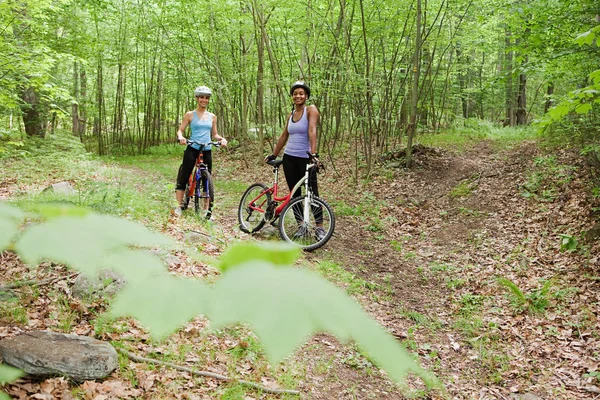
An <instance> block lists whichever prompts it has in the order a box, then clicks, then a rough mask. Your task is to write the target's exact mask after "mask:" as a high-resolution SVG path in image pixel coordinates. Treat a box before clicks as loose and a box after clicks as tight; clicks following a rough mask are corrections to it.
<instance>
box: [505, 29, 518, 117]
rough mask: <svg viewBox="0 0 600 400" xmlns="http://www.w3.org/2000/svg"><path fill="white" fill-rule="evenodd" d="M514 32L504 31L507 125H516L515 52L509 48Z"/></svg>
mask: <svg viewBox="0 0 600 400" xmlns="http://www.w3.org/2000/svg"><path fill="white" fill-rule="evenodd" d="M511 37H512V34H511V32H510V30H509V28H508V26H507V27H506V28H505V33H504V47H505V52H506V53H505V54H506V55H505V57H504V71H505V74H506V90H505V93H506V94H505V96H506V97H505V101H506V117H505V120H504V125H505V126H507V125H508V126H514V125H515V120H516V118H515V107H514V96H513V79H512V78H513V73H512V69H513V52H512V50H509V49H510V47H511V45H512V43H511V42H512V40H511Z"/></svg>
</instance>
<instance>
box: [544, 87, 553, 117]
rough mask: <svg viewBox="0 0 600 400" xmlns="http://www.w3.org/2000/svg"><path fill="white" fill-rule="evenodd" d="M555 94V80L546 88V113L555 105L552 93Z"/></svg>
mask: <svg viewBox="0 0 600 400" xmlns="http://www.w3.org/2000/svg"><path fill="white" fill-rule="evenodd" d="M553 94H554V82H549V83H548V89H546V102H545V103H544V114H545V113H547V112H548V110H549V109H550V108H551V107H552V106H553V105H554V100H553V99H552V95H553Z"/></svg>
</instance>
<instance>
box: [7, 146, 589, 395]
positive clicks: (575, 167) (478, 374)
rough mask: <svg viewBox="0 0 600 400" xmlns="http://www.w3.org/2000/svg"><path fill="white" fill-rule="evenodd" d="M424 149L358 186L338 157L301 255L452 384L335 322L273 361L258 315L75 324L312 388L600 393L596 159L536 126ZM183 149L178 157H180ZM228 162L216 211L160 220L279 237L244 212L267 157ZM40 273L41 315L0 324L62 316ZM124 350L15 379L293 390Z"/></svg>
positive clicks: (38, 388)
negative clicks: (393, 360)
mask: <svg viewBox="0 0 600 400" xmlns="http://www.w3.org/2000/svg"><path fill="white" fill-rule="evenodd" d="M415 160H416V165H415V166H414V168H412V169H410V170H406V169H402V168H394V167H390V165H389V164H377V165H376V166H375V168H374V170H373V174H372V177H371V179H370V180H369V182H367V183H359V184H357V185H352V184H348V185H345V183H346V182H350V181H351V178H350V177H348V176H344V175H343V174H340V171H347V170H350V168H349V167H348V165H345V163H349V162H350V160H335V169H334V168H333V167H332V166H331V165H330V166H329V169H328V172H327V173H326V174H324V175H321V176H320V177H319V179H320V188H321V192H322V197H324V198H325V199H326V200H327V201H328V202H329V203H330V204H332V205H333V207H334V210H335V211H336V214H337V223H336V231H335V235H334V237H333V238H332V239H331V240H330V242H329V243H328V244H327V245H326V246H325V247H324V248H323V249H319V250H317V251H315V252H313V253H307V254H303V255H302V256H301V259H300V260H299V262H298V266H299V267H300V268H311V269H314V270H317V271H319V272H320V273H322V274H323V275H324V276H325V277H326V278H328V279H330V280H331V281H333V282H334V283H336V284H338V285H340V286H342V287H343V288H345V289H346V291H347V292H348V293H349V294H350V295H352V296H353V297H354V298H355V299H356V300H357V301H359V302H360V304H361V305H362V306H363V308H364V309H365V310H366V311H367V312H368V313H369V314H370V315H371V316H372V317H373V318H375V319H376V320H377V321H379V322H380V323H381V324H382V325H383V326H384V327H386V328H387V330H388V331H390V332H391V333H392V334H393V335H394V336H395V337H397V338H398V339H399V340H400V341H401V342H402V343H404V345H405V346H406V347H407V349H409V350H410V351H411V352H412V353H414V354H415V355H416V356H418V360H419V362H420V363H421V364H422V365H423V366H424V367H425V368H426V369H428V370H430V371H432V372H433V373H435V374H436V376H438V377H439V379H440V380H441V381H442V383H443V385H444V389H443V390H440V389H436V390H434V391H433V392H428V391H427V390H425V389H424V386H423V385H422V384H421V383H420V382H418V381H416V380H413V379H410V380H409V381H408V383H407V385H406V386H405V387H403V388H401V387H399V386H398V385H396V384H394V383H392V382H391V381H390V380H389V379H387V377H386V375H385V373H384V372H382V371H380V370H379V369H378V368H377V367H375V366H374V365H373V364H371V362H370V361H369V359H368V358H367V357H365V356H363V355H362V354H361V353H360V351H359V350H358V349H357V348H356V347H355V346H353V345H351V344H341V343H339V342H338V341H337V340H336V339H335V338H334V337H332V336H330V335H328V334H318V335H315V336H314V337H313V338H312V339H311V340H310V341H309V342H308V343H307V344H306V345H304V346H303V347H302V348H301V349H299V350H298V352H297V353H296V354H295V355H294V356H292V357H290V358H289V359H288V360H286V362H284V363H283V364H282V365H281V366H277V367H275V366H270V365H268V363H266V361H264V357H262V356H261V351H260V348H259V346H258V345H257V344H256V341H255V340H254V337H253V335H252V334H251V333H250V332H249V331H247V330H246V329H245V328H242V327H239V328H231V329H229V330H227V331H225V332H221V333H210V334H204V335H203V336H201V338H202V340H199V339H198V337H199V334H198V332H200V331H202V330H203V328H205V326H206V324H207V321H206V320H203V319H201V318H198V319H196V320H194V321H192V322H191V323H190V324H189V325H187V326H186V327H185V328H183V329H182V330H181V332H178V333H176V334H175V335H173V336H172V337H170V338H169V339H168V340H167V341H166V342H165V343H162V344H160V345H159V344H155V343H152V342H151V341H150V340H147V339H148V337H147V334H146V333H144V331H143V329H142V328H140V327H139V326H137V325H136V323H135V322H133V321H128V322H127V326H126V328H123V329H121V330H118V331H110V330H104V331H102V332H101V333H98V328H97V327H95V326H94V325H93V320H92V318H91V317H90V316H89V315H86V314H85V313H79V314H78V315H77V316H76V317H75V321H71V323H70V324H69V325H68V329H64V330H68V331H69V332H71V333H79V334H90V335H94V332H95V336H96V337H98V338H101V339H106V340H128V339H127V338H128V337H129V338H130V337H132V336H135V338H136V339H135V341H132V346H134V347H135V349H136V350H137V351H138V354H139V355H141V356H145V355H146V354H147V353H148V352H150V351H152V352H154V353H155V354H170V353H174V354H176V355H177V354H178V355H179V358H177V357H174V360H173V359H172V362H174V363H176V364H177V363H179V364H181V365H186V366H190V365H194V366H195V367H197V368H200V369H205V370H209V371H213V372H218V373H224V374H230V375H231V376H236V377H239V378H240V379H245V380H251V381H256V382H257V383H260V384H263V385H265V386H269V387H279V388H294V389H296V390H299V391H300V392H301V395H300V397H301V398H307V399H404V398H408V397H416V398H432V399H445V398H453V399H538V398H539V399H595V398H600V320H599V317H600V277H599V276H600V258H599V257H600V242H599V241H598V232H597V231H598V230H599V229H598V225H597V224H596V223H597V221H598V217H597V215H594V213H593V212H592V210H593V209H594V207H598V199H597V198H594V197H593V196H592V195H591V191H590V190H591V187H590V182H591V180H592V177H591V176H590V175H589V174H590V171H589V170H588V168H587V166H586V165H585V163H584V161H583V160H582V159H580V158H579V157H578V156H577V155H575V154H572V153H568V152H563V153H560V154H554V155H549V154H545V153H544V152H542V150H540V148H539V147H538V145H537V144H536V143H534V142H529V141H528V142H520V143H518V144H516V145H515V146H512V147H506V146H500V145H498V143H496V142H494V141H489V140H484V141H481V142H479V143H477V144H474V145H473V147H471V148H470V149H468V150H463V151H451V150H442V149H434V148H429V147H423V146H419V147H418V148H417V149H416V152H415ZM324 161H325V162H327V161H328V160H324ZM178 162H179V159H178V158H177V159H175V158H174V159H173V161H172V163H173V165H172V171H176V168H177V165H178ZM225 165H227V167H225ZM123 168H126V167H123ZM219 168H220V169H219ZM127 169H128V173H131V174H136V173H138V172H139V173H143V171H142V170H138V169H136V168H135V167H131V168H127ZM215 169H216V170H217V172H216V179H217V180H219V181H222V182H225V181H229V182H230V183H231V182H233V181H235V182H236V183H235V185H232V186H233V187H235V190H234V189H231V193H224V195H223V197H226V196H227V197H231V198H228V199H222V201H221V204H220V205H217V207H216V210H215V213H216V215H215V219H214V221H213V222H212V223H211V224H210V226H207V225H206V224H204V225H201V226H198V223H197V220H196V219H194V218H192V217H191V216H189V215H188V216H184V218H182V219H174V218H172V217H170V218H168V219H165V221H164V223H163V224H162V229H163V230H164V231H165V232H166V233H168V234H169V235H172V236H174V237H175V238H177V239H178V240H181V241H182V242H184V241H185V242H190V241H191V242H194V243H195V246H197V247H198V248H200V249H202V250H203V251H204V252H205V253H207V254H210V255H216V256H218V255H219V254H220V253H221V252H222V251H223V250H224V249H225V248H226V247H227V245H228V244H229V243H231V242H233V241H236V240H240V239H241V240H269V239H270V238H271V236H273V235H275V233H274V231H273V229H272V228H265V232H264V233H263V234H261V235H258V237H254V238H252V237H250V236H248V235H244V234H242V233H241V232H240V231H239V230H238V229H237V217H236V212H237V211H236V209H237V201H238V199H239V196H240V195H241V192H239V188H242V190H243V188H244V187H245V185H247V184H249V183H252V182H254V181H263V182H264V181H268V178H270V176H269V175H270V172H269V170H268V169H267V168H259V167H255V168H250V169H246V168H244V167H243V166H242V162H241V161H240V160H237V159H234V158H233V157H231V155H228V154H227V153H226V152H222V153H220V154H218V155H217V156H216V157H215ZM239 171H250V172H245V173H240V172H239ZM336 171H337V172H336ZM166 178H167V177H166V176H165V179H166ZM2 179H3V178H0V181H1V182H0V198H1V197H4V198H10V197H11V196H13V195H14V193H15V191H16V189H15V187H16V184H15V183H14V182H12V181H8V180H7V179H5V180H4V181H2ZM228 187H231V186H228ZM228 190H230V189H227V190H225V192H227V191H228ZM217 201H219V198H218V199H217ZM594 202H595V203H594ZM165 213H166V211H165ZM585 232H589V233H588V234H587V235H584V233H585ZM586 238H587V239H586ZM1 257H2V258H1V260H0V262H1V263H2V268H1V269H0V282H3V283H4V282H11V281H14V280H15V279H24V278H28V279H31V278H34V279H35V278H38V279H40V280H41V279H47V278H48V276H53V275H56V274H60V273H63V274H64V270H62V271H61V269H60V268H56V266H54V268H49V267H48V266H46V267H44V265H42V266H41V267H40V268H38V269H36V270H34V271H33V272H32V271H30V270H28V269H27V268H26V267H24V266H23V264H22V263H21V262H20V260H19V259H18V257H17V256H15V255H14V254H12V253H9V252H5V253H3V254H2V255H1ZM167 264H168V265H169V269H170V270H171V271H172V272H173V273H175V274H181V275H186V276H196V277H207V276H208V277H216V276H218V272H217V271H216V270H215V269H214V268H212V267H210V266H208V265H204V264H202V263H198V262H195V261H192V260H191V259H189V258H187V257H186V256H185V254H177V255H174V256H171V257H170V258H169V260H167ZM509 281H510V282H512V284H511V283H510V282H509ZM67 282H68V281H67ZM62 286H63V288H62V289H60V290H62V293H63V295H64V294H65V293H66V294H68V295H67V296H66V297H67V299H68V302H70V304H71V308H72V309H74V308H77V307H76V306H75V307H74V306H73V304H74V303H75V304H76V303H77V301H76V300H74V299H72V298H71V297H70V291H69V290H68V285H67V284H66V283H65V284H62ZM37 290H38V291H39V292H40V293H41V295H39V294H38V297H36V298H35V300H33V301H32V303H31V304H28V306H27V310H28V319H27V321H28V322H27V323H21V324H19V323H15V321H14V319H13V320H9V319H7V318H6V315H5V314H6V313H4V314H3V315H0V317H2V318H0V338H5V337H12V336H14V335H15V334H17V333H19V332H23V331H27V330H33V329H53V328H57V326H58V323H57V321H56V319H57V318H56V316H55V313H54V311H55V309H53V308H52V307H56V305H55V304H54V303H56V302H55V301H53V299H52V296H54V295H56V293H57V291H56V288H48V287H40V288H38V289H37ZM92 307H93V306H90V305H87V308H88V309H90V308H92ZM100 308H101V307H100ZM90 321H91V322H90ZM176 348H177V349H179V350H174V349H176ZM181 348H184V349H185V350H180V349H181ZM255 348H257V349H256V350H254V349H255ZM121 364H122V365H121V369H120V370H118V371H117V372H115V373H113V374H112V375H111V376H110V378H109V379H107V380H105V381H104V382H86V383H84V384H82V385H79V386H76V385H74V384H72V383H69V382H68V381H66V380H64V379H63V378H53V379H48V380H45V381H41V382H36V381H31V380H28V379H26V378H25V379H20V380H18V381H17V382H15V383H13V384H10V385H7V386H6V387H5V390H6V391H7V392H8V393H9V394H11V395H12V396H14V398H23V399H25V398H27V399H29V398H36V399H52V398H64V399H66V398H86V399H87V398H89V399H109V398H144V399H145V398H149V399H150V398H152V399H154V398H156V399H160V398H178V399H213V398H221V399H236V398H239V399H257V398H268V399H275V398H281V397H282V396H281V395H273V394H265V393H260V392H257V391H256V390H253V389H250V388H247V387H246V388H244V387H240V386H239V385H238V386H236V385H233V384H232V383H231V382H229V383H223V382H220V381H216V380H211V379H205V378H197V377H192V376H191V375H190V374H189V373H186V372H179V371H176V370H173V369H169V368H166V367H148V366H147V365H144V364H139V363H135V362H133V361H127V360H125V361H122V362H121ZM69 396H70V397H69ZM283 397H284V398H294V396H289V395H285V396H283Z"/></svg>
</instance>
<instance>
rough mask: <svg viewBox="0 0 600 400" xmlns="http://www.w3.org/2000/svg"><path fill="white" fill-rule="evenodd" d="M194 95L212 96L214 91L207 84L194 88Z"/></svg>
mask: <svg viewBox="0 0 600 400" xmlns="http://www.w3.org/2000/svg"><path fill="white" fill-rule="evenodd" d="M194 96H195V97H198V96H212V92H211V91H210V89H209V88H208V87H206V86H198V87H197V88H196V89H195V90H194Z"/></svg>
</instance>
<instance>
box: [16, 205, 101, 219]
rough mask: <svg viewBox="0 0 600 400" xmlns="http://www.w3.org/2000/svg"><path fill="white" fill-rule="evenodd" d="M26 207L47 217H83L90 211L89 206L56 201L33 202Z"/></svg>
mask: <svg viewBox="0 0 600 400" xmlns="http://www.w3.org/2000/svg"><path fill="white" fill-rule="evenodd" d="M27 209H28V210H29V211H32V212H35V213H38V214H40V215H42V216H44V217H46V218H48V219H51V218H56V217H68V216H70V217H84V216H86V215H88V214H91V213H92V211H90V209H89V208H85V207H78V206H73V205H70V204H57V203H34V204H31V205H29V206H28V207H27Z"/></svg>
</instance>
